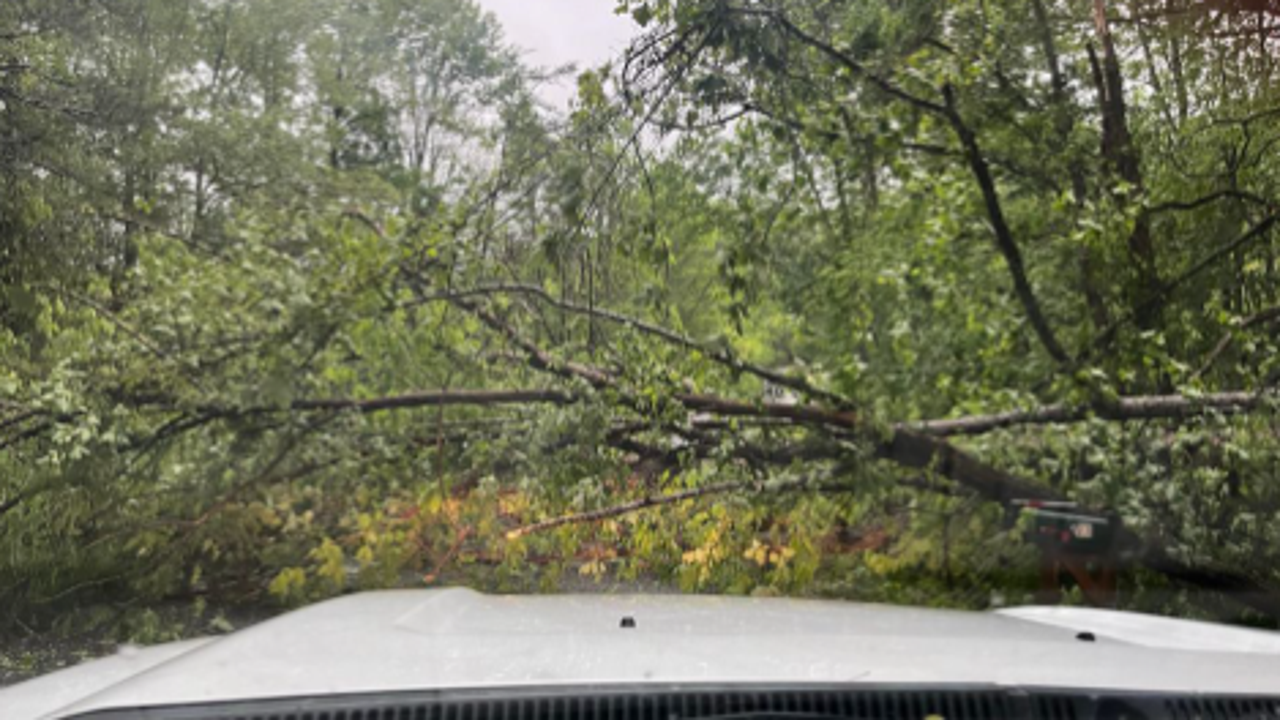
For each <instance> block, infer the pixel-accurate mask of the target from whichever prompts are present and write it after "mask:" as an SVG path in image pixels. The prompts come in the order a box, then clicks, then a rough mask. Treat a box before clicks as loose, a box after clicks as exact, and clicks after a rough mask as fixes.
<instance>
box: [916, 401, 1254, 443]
mask: <svg viewBox="0 0 1280 720" xmlns="http://www.w3.org/2000/svg"><path fill="white" fill-rule="evenodd" d="M1273 397H1274V395H1273V394H1271V393H1266V392H1257V391H1251V392H1224V393H1210V394H1207V395H1201V396H1198V397H1185V396H1182V395H1145V396H1138V397H1124V398H1120V399H1119V400H1117V401H1115V402H1112V403H1100V404H1098V405H1093V406H1090V405H1046V406H1044V407H1038V408H1032V409H1030V410H1010V411H1008V412H1002V413H993V414H991V415H973V416H969V417H959V418H948V419H945V420H926V421H924V422H918V423H901V424H900V427H904V428H909V429H913V430H917V431H919V432H923V433H926V434H929V435H935V436H944V437H945V436H952V435H981V434H983V433H987V432H991V431H992V430H1000V429H1002V428H1009V427H1017V426H1023V425H1052V424H1060V423H1074V422H1081V421H1083V420H1087V419H1089V418H1090V417H1099V418H1103V419H1106V420H1116V421H1120V422H1124V421H1129V420H1170V419H1182V418H1188V417H1199V416H1201V415H1205V414H1208V413H1210V412H1219V413H1240V412H1245V411H1248V410H1253V409H1255V408H1258V407H1261V406H1263V405H1265V404H1266V403H1268V402H1269V401H1271V400H1272V399H1273Z"/></svg>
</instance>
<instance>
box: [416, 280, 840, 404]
mask: <svg viewBox="0 0 1280 720" xmlns="http://www.w3.org/2000/svg"><path fill="white" fill-rule="evenodd" d="M498 294H513V295H527V296H529V297H533V298H535V299H537V300H539V301H540V302H543V303H546V304H548V305H551V306H552V307H555V308H557V309H559V310H563V311H565V312H570V313H575V314H579V315H587V316H591V317H595V318H598V319H601V320H608V321H609V322H612V323H616V324H618V325H622V326H623V327H626V328H630V329H632V330H635V331H637V332H640V333H643V334H645V335H652V336H654V337H657V338H659V339H661V340H664V341H666V342H668V343H670V344H672V345H675V346H677V347H680V348H683V349H685V350H691V351H695V352H699V353H702V355H703V356H705V357H706V358H708V359H709V360H712V361H713V362H716V363H718V364H720V365H723V366H724V367H727V368H729V369H730V370H733V371H735V372H743V373H747V374H749V375H754V376H755V377H758V378H760V379H762V380H766V381H768V382H770V383H773V384H774V385H779V386H782V387H785V388H788V389H791V390H795V391H796V392H799V393H804V394H805V395H808V396H810V397H813V398H816V399H819V400H821V401H822V402H825V403H827V404H830V405H833V406H835V407H846V406H848V405H849V404H850V401H849V399H848V398H845V397H844V396H842V395H839V394H837V393H833V392H831V391H829V390H824V389H822V388H820V387H816V386H815V385H813V383H810V382H809V381H807V380H805V379H804V378H799V377H795V376H792V375H786V374H783V373H780V372H777V371H774V370H770V369H769V368H766V367H763V366H760V365H756V364H754V363H749V362H746V361H745V360H742V359H740V358H738V357H736V356H734V355H733V354H732V353H730V352H729V351H727V350H723V349H714V348H709V347H707V346H705V345H703V344H702V343H699V342H698V341H696V340H694V339H693V338H691V337H689V336H688V335H683V334H681V333H678V332H675V331H674V330H669V329H667V328H664V327H662V326H660V325H656V324H653V323H649V322H646V321H644V320H640V319H639V318H635V317H632V316H629V315H624V314H622V313H619V312H615V311H613V310H608V309H606V308H600V307H587V306H584V305H578V304H576V303H572V302H569V301H567V300H562V299H560V298H557V297H555V296H553V295H552V294H551V293H549V292H547V291H546V290H544V289H542V288H540V287H538V286H536V285H526V284H520V283H503V284H495V285H481V286H479V287H474V288H469V289H465V290H455V291H451V292H443V293H437V294H434V295H426V296H423V297H422V298H420V299H419V302H430V301H437V300H443V301H454V300H459V299H466V298H470V297H478V296H489V295H498Z"/></svg>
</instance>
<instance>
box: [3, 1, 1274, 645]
mask: <svg viewBox="0 0 1280 720" xmlns="http://www.w3.org/2000/svg"><path fill="white" fill-rule="evenodd" d="M601 1H602V2H604V0H601ZM618 12H620V13H625V14H627V15H629V16H630V17H631V18H633V20H634V21H635V23H636V26H637V35H636V39H635V40H634V42H633V43H632V44H631V46H630V48H629V49H628V50H627V51H626V53H625V54H623V55H622V56H620V57H618V58H616V59H615V61H613V62H612V63H610V64H608V65H606V66H604V67H600V68H589V69H583V70H582V71H581V73H580V74H579V75H578V78H577V87H578V92H577V96H576V99H575V100H574V102H573V103H572V106H571V107H570V108H569V110H568V112H564V113H562V112H559V111H557V110H556V109H555V108H552V107H549V106H547V105H545V104H544V103H542V102H541V101H540V100H539V96H538V87H539V85H540V83H542V82H544V81H546V80H547V79H548V78H549V77H551V76H552V75H553V74H554V72H553V71H550V70H547V69H542V68H535V67H530V66H528V65H527V64H525V63H524V61H522V60H521V56H520V54H519V52H517V50H516V49H514V48H512V47H510V46H509V45H508V44H507V42H506V41H505V39H504V38H503V35H502V31H501V28H500V27H499V25H498V24H497V22H496V20H495V19H494V18H493V17H492V16H490V15H488V14H486V13H484V12H482V11H481V10H480V9H479V8H478V7H477V6H476V5H475V4H474V3H473V2H471V0H425V1H423V0H416V1H414V2H408V1H407V0H323V1H320V2H316V1H313V0H185V1H184V2H171V1H170V0H125V1H121V2H112V3H97V2H88V1H84V2H80V1H77V2H69V3H48V2H42V1H41V0H14V1H13V2H8V3H5V4H4V5H3V6H0V242H2V243H3V244H2V246H0V248H2V254H0V551H2V552H0V605H3V606H4V607H7V608H10V612H9V613H8V614H7V615H6V617H4V618H3V619H0V622H11V621H20V622H40V621H43V620H44V619H47V618H49V617H53V616H56V615H57V614H59V613H63V612H65V611H66V610H67V609H68V608H72V607H78V608H83V607H89V606H93V607H106V608H110V607H129V606H131V605H133V604H136V603H137V602H139V601H142V602H144V603H145V602H159V601H164V600H173V599H191V598H199V599H200V600H199V601H200V602H204V599H205V598H210V597H212V598H215V599H217V600H218V601H225V602H257V601H261V600H262V599H270V600H272V601H275V602H280V603H285V604H289V603H298V602H305V601H308V600H311V599H316V598H319V597H323V596H325V595H329V594H333V593H337V592H342V591H344V590H346V589H349V588H352V587H386V586H395V585H403V584H415V585H422V584H433V583H437V582H442V581H466V582H471V583H477V584H481V585H483V586H485V587H494V588H501V589H513V590H524V589H534V588H540V589H553V588H555V587H556V586H557V584H558V583H561V582H563V581H564V579H565V578H566V577H570V576H572V575H575V574H576V575H581V576H584V577H586V578H589V579H594V580H597V581H601V582H603V581H604V580H605V579H606V578H607V579H620V580H636V579H643V580H653V581H658V582H662V583H668V584H673V585H676V586H678V587H679V588H681V589H683V590H686V591H720V592H734V593H751V592H755V593H794V594H811V595H830V596H838V597H847V598H856V599H869V600H883V601H892V602H911V603H922V604H941V605H954V606H961V607H986V606H988V605H990V604H991V603H999V602H1020V601H1022V600H1023V599H1024V598H1026V597H1028V596H1029V595H1030V594H1031V593H1033V592H1034V591H1035V589H1036V581H1037V575H1036V567H1037V562H1038V561H1037V554H1036V549H1035V547H1034V545H1032V544H1031V543H1029V542H1027V540H1026V539H1025V532H1024V531H1025V529H1026V527H1025V526H1026V522H1027V520H1026V518H1025V517H1024V516H1022V515H1020V513H1019V508H1020V507H1021V505H1020V503H1022V502H1023V501H1028V500H1042V501H1055V502H1065V501H1069V502H1073V503H1076V504H1077V505H1078V506H1079V507H1081V508H1083V509H1086V510H1089V511H1092V512H1096V513H1100V514H1105V515H1106V516H1107V517H1110V518H1112V519H1113V520H1114V521H1115V522H1117V523H1120V526H1121V527H1122V528H1123V529H1122V531H1121V532H1120V535H1119V538H1118V554H1119V562H1120V565H1121V581H1120V590H1121V591H1120V594H1119V603H1120V605H1121V606H1122V607H1126V608H1136V609H1145V610H1152V611H1158V612H1165V613H1174V614H1181V615H1190V616H1198V617H1215V618H1225V619H1231V620H1242V621H1248V622H1267V623H1275V622H1277V621H1280V484H1277V477H1280V475H1278V473H1277V471H1278V470H1280V462H1278V454H1280V435H1278V433H1277V431H1278V427H1277V417H1276V408H1277V397H1276V383H1277V380H1280V365H1277V357H1280V355H1278V354H1277V349H1278V348H1277V345H1278V341H1280V335H1277V327H1280V283H1278V282H1277V277H1280V276H1278V275H1277V268H1276V255H1277V252H1278V251H1280V241H1278V239H1277V233H1276V232H1275V225H1276V221H1277V218H1278V215H1277V213H1280V160H1278V159H1277V158H1280V153H1277V147H1278V145H1280V68H1278V67H1277V64H1278V63H1280V37H1278V36H1277V32H1278V31H1280V12H1277V10H1276V8H1274V7H1273V6H1272V5H1271V4H1268V3H1249V2H1204V1H1200V0H1162V1H1160V2H1156V1H1155V0H1110V1H1108V0H1093V2H1091V3H1073V2H1060V1H1059V0H951V1H948V2H899V1H897V0H864V1H860V2H856V3H847V2H831V1H830V0H806V1H805V2H782V1H781V0H623V1H622V2H620V3H618Z"/></svg>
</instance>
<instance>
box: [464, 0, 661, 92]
mask: <svg viewBox="0 0 1280 720" xmlns="http://www.w3.org/2000/svg"><path fill="white" fill-rule="evenodd" d="M476 1H477V2H478V3H479V5H480V6H481V7H483V8H484V9H485V10H488V11H489V12H491V13H493V14H494V15H495V16H497V18H498V21H499V22H501V23H502V27H503V30H504V31H505V32H506V36H507V41H508V42H509V43H511V44H512V45H515V46H516V47H519V48H521V49H523V50H525V51H526V55H525V59H526V61H527V62H528V63H529V64H531V65H536V66H542V67H556V66H559V65H564V64H566V63H574V64H575V65H577V66H578V68H579V69H580V70H581V69H583V68H588V67H594V66H596V65H599V64H600V63H602V62H604V61H606V60H608V59H610V58H611V57H614V56H615V55H616V54H618V53H619V52H621V51H622V49H623V48H625V47H626V44H627V41H628V40H629V39H630V38H631V36H632V35H633V34H634V33H635V32H636V26H635V24H634V23H632V22H631V20H630V18H626V17H621V16H618V15H614V13H613V8H614V6H615V5H616V4H617V3H616V2H615V0H476ZM573 92H574V82H573V79H572V78H571V79H569V80H566V81H564V82H562V83H561V84H560V86H559V87H554V88H547V89H545V90H544V92H543V97H544V98H545V99H546V100H547V101H548V102H552V103H555V104H556V105H559V106H561V107H563V106H564V105H565V103H567V102H568V100H569V98H570V97H572V95H573Z"/></svg>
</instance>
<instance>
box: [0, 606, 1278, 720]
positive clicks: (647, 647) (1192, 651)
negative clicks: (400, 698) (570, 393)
mask: <svg viewBox="0 0 1280 720" xmlns="http://www.w3.org/2000/svg"><path fill="white" fill-rule="evenodd" d="M624 618H629V619H631V620H634V625H635V627H633V628H624V627H622V625H623V619H624ZM1080 633H1092V634H1093V636H1094V638H1095V639H1094V640H1093V641H1089V640H1087V639H1080V638H1079V637H1078V635H1079V634H1080ZM629 683H660V684H664V685H670V684H672V683H684V684H701V683H734V684H739V683H770V684H775V685H776V684H779V683H805V684H813V683H839V684H851V683H852V684H877V685H878V684H890V683H912V684H933V685H939V684H947V685H954V684H980V685H996V686H1022V687H1039V688H1048V687H1055V688H1064V689H1092V690H1124V691H1150V692H1178V693H1189V692H1196V693H1269V692H1275V691H1276V690H1277V686H1278V685H1280V635H1278V634H1276V633H1270V632H1266V631H1259V630H1247V629H1242V628H1231V627H1223V626H1216V625H1211V624H1206V623H1197V622H1191V621H1185V620H1170V619H1167V618H1159V617H1153V616H1146V615H1136V614H1132V613H1121V612H1111V611H1100V610H1082V609H1072V608H1017V609H1012V610H1003V611H998V612H991V613H977V612H963V611H948V610H927V609H917V608H905V607H889V606H878V605H863V604H852V603H843V602H823V601H807V600H784V599H772V598H720V597H705V596H694V597H689V596H684V597H682V596H610V595H587V596H510V597H507V596H490V595H482V594H479V593H475V592H472V591H469V590H457V589H454V590H404V591H390V592H378V593H367V594H360V595H351V596H346V597H342V598H339V599H336V600H331V601H329V602H325V603H320V604H317V605H313V606H311V607H308V608H305V609H302V610H298V611H296V612H293V613H289V614H286V615H283V616H281V617H279V618H276V619H274V620H270V621H268V622H264V623H262V624H260V625H256V626H254V627H251V628H248V629H246V630H242V631H239V632H236V633H233V634H231V635H227V636H223V637H220V638H215V639H207V640H196V641H188V642H185V643H174V644H171V645H162V646H156V647H153V648H149V649H146V650H130V651H128V652H124V653H121V654H118V655H116V656H113V657H110V658H106V659H103V660H97V661H93V662H89V663H85V664H83V665H80V666H77V667H75V668H71V669H69V670H64V671H61V672H57V673H53V674H51V675H47V676H44V677H42V678H38V679H36V680H32V681H30V682H27V683H24V684H21V685H17V686H14V687H12V688H9V689H7V690H4V691H0V718H3V719H4V720H37V719H42V718H62V717H70V716H72V715H75V714H78V713H82V712H90V711H94V710H104V709H111V708H131V707H147V706H159V705H181V704H190V703H201V702H221V701H233V700H256V699H266V698H284V697H299V696H317V695H335V694H356V693H376V692H397V691H413V690H433V689H460V688H492V687H518V686H549V685H593V684H629Z"/></svg>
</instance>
